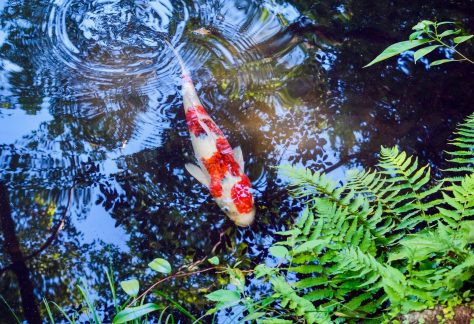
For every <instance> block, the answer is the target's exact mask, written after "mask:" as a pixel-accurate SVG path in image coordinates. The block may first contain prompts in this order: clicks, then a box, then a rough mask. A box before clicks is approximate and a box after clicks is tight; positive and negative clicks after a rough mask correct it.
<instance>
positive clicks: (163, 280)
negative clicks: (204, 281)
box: [127, 266, 223, 307]
mask: <svg viewBox="0 0 474 324" xmlns="http://www.w3.org/2000/svg"><path fill="white" fill-rule="evenodd" d="M215 269H223V268H222V267H219V266H216V267H211V268H206V269H203V270H199V271H194V272H187V273H175V274H174V275H170V276H168V277H165V278H163V279H161V280H159V281H157V282H155V283H154V284H153V285H151V286H150V287H149V288H148V289H147V290H145V291H144V292H143V293H142V294H141V295H140V296H138V297H136V298H135V299H134V300H133V301H132V302H131V303H130V304H129V305H128V306H127V307H131V306H133V305H134V304H135V303H136V302H137V301H138V300H139V299H141V298H142V297H145V296H146V295H147V294H148V293H149V292H150V291H151V290H152V289H153V288H155V287H156V286H158V285H159V284H160V283H162V282H165V281H168V280H170V279H174V278H182V277H188V276H192V275H195V274H198V273H202V272H207V271H211V270H215Z"/></svg>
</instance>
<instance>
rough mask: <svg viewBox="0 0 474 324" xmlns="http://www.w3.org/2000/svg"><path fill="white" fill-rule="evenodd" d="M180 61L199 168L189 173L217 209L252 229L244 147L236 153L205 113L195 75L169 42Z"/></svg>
mask: <svg viewBox="0 0 474 324" xmlns="http://www.w3.org/2000/svg"><path fill="white" fill-rule="evenodd" d="M166 43H167V44H168V46H169V47H170V48H171V49H172V50H173V52H174V54H175V56H176V58H177V60H178V61H179V64H180V67H181V73H182V95H183V102H184V112H185V114H186V122H187V125H188V129H189V133H190V136H191V142H192V145H193V149H194V154H195V156H196V160H197V165H195V164H191V163H187V164H186V165H185V167H186V170H188V172H189V173H190V174H191V175H192V176H193V177H195V178H196V179H197V180H198V181H199V182H201V183H202V184H203V185H205V186H206V187H207V188H208V189H209V191H210V193H211V195H212V197H213V198H214V200H215V201H216V203H217V205H218V206H219V207H220V208H221V209H222V211H224V213H225V214H226V215H227V216H228V217H229V218H230V219H231V220H232V221H233V222H234V223H235V224H236V225H238V226H249V225H250V224H251V223H252V222H253V220H254V217H255V206H254V199H253V195H252V193H251V187H252V185H251V183H250V180H249V178H248V177H247V176H246V175H245V173H244V158H243V155H242V150H241V148H240V146H238V147H236V148H234V149H232V147H231V146H230V144H229V142H228V141H227V139H226V138H225V136H224V134H223V133H222V131H221V130H220V129H219V127H218V126H217V125H216V123H215V122H214V121H213V120H212V119H211V117H210V116H209V114H208V113H207V112H206V110H205V109H204V107H203V105H202V104H201V101H200V100H199V97H198V95H197V93H196V89H195V88H194V84H193V81H192V80H191V75H190V73H189V71H188V70H187V68H186V66H185V64H184V62H183V59H182V58H181V56H180V54H179V53H178V52H177V51H176V50H175V48H174V47H173V46H172V45H171V44H170V43H169V42H167V41H166Z"/></svg>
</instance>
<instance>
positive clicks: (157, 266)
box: [148, 258, 171, 274]
mask: <svg viewBox="0 0 474 324" xmlns="http://www.w3.org/2000/svg"><path fill="white" fill-rule="evenodd" d="M148 266H149V267H150V268H151V269H152V270H154V271H156V272H161V273H164V274H168V273H170V272H171V265H170V263H169V262H168V261H166V260H165V259H160V258H157V259H154V260H153V261H151V262H150V263H149V264H148Z"/></svg>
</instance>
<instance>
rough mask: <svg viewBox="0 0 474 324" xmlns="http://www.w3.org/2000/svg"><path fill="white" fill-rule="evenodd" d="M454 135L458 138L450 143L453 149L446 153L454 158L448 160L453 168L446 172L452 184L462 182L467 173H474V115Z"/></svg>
mask: <svg viewBox="0 0 474 324" xmlns="http://www.w3.org/2000/svg"><path fill="white" fill-rule="evenodd" d="M454 134H455V135H456V137H455V138H454V139H453V140H451V141H450V142H449V144H451V146H453V149H452V150H450V151H448V152H446V153H448V154H449V155H451V156H452V157H453V158H451V159H449V160H447V161H448V162H451V163H452V164H453V167H451V168H448V169H446V170H445V171H446V172H447V173H448V174H449V177H450V178H448V180H450V181H452V182H456V181H460V180H462V178H463V175H464V174H466V173H474V113H473V114H471V115H470V116H469V117H467V118H466V120H465V121H464V122H463V123H461V124H460V125H459V126H458V127H457V130H456V131H455V132H454Z"/></svg>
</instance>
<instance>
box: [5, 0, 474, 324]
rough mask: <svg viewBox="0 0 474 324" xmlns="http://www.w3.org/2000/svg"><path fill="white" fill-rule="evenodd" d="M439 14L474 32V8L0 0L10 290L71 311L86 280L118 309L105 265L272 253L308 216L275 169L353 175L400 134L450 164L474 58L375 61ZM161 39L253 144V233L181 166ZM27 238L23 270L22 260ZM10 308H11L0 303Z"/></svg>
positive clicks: (176, 292)
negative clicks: (283, 234)
mask: <svg viewBox="0 0 474 324" xmlns="http://www.w3.org/2000/svg"><path fill="white" fill-rule="evenodd" d="M434 18H437V19H438V20H455V21H458V22H459V23H460V24H462V26H464V27H465V28H466V29H467V30H470V31H471V32H472V31H473V30H474V2H473V1H455V0H452V1H433V2H431V3H429V4H427V3H426V2H425V1H401V2H398V1H397V4H395V2H393V1H385V0H383V1H378V2H374V1H369V0H357V1H356V0H352V1H351V0H323V1H279V0H263V1H262V0H261V1H244V0H240V1H239V0H234V1H233V0H230V1H223V0H221V1H217V0H215V1H211V0H209V1H205V0H199V1H171V0H169V1H166V0H152V1H145V0H122V1H120V0H95V1H89V0H35V1H32V0H15V1H13V0H12V1H5V0H0V180H1V181H2V182H4V183H5V184H6V187H7V188H8V193H9V194H8V196H9V199H10V202H11V207H12V213H11V219H10V220H11V222H10V223H11V224H10V225H11V226H6V225H5V224H7V223H8V222H7V221H6V220H5V219H3V218H2V233H1V234H0V244H2V245H3V248H2V249H1V251H0V267H1V268H2V269H1V270H0V271H1V273H0V294H1V295H2V296H3V297H4V298H5V299H6V301H8V303H9V304H10V306H11V307H12V308H13V309H14V310H15V311H16V312H17V313H18V314H20V315H21V314H25V315H27V316H28V313H31V312H34V310H33V309H31V308H30V306H31V304H30V306H28V304H26V305H25V303H24V304H23V305H22V303H21V299H20V290H21V289H26V290H29V291H30V292H31V293H30V294H29V296H30V298H31V299H34V298H36V299H37V300H39V298H41V297H45V298H46V299H48V300H53V301H56V302H58V303H59V304H61V305H67V306H73V307H75V306H77V305H78V304H79V294H77V293H72V291H74V287H75V284H76V283H77V279H79V278H82V279H83V280H84V282H87V283H88V285H89V286H91V291H92V292H93V296H94V298H96V299H97V301H98V302H100V308H101V311H102V313H103V314H105V315H104V316H107V314H108V313H109V311H110V310H111V307H112V305H111V304H110V302H109V303H107V302H106V301H110V292H109V290H108V288H107V284H106V282H107V280H106V277H105V272H104V269H105V268H107V267H111V268H112V269H113V271H114V274H115V277H116V278H117V280H124V279H128V278H131V277H136V278H139V279H140V282H141V283H142V286H143V287H146V286H148V285H150V284H151V283H153V282H154V281H155V280H156V279H157V276H156V275H154V274H153V273H151V272H150V271H149V270H147V264H148V262H150V261H151V260H152V259H154V258H156V257H161V258H165V259H167V260H169V261H170V263H171V264H172V265H173V267H174V268H175V269H176V268H178V267H180V266H182V265H183V264H189V263H191V262H193V261H196V260H198V259H200V258H202V257H204V256H206V255H211V254H213V253H216V254H217V255H219V256H220V257H221V259H224V260H227V262H230V263H232V262H236V261H237V260H240V261H242V265H243V266H245V265H248V266H250V265H251V264H256V263H258V262H261V261H262V260H264V259H265V258H267V252H266V248H267V247H268V246H270V245H271V243H272V240H273V239H272V233H273V232H274V231H276V230H280V229H282V228H286V227H288V225H289V224H291V222H292V220H293V219H294V218H296V217H297V216H298V212H299V210H300V205H299V202H297V201H295V200H293V199H291V197H289V196H288V193H287V190H286V187H285V185H284V179H283V178H282V177H281V176H279V174H278V170H276V169H275V168H274V167H275V166H277V165H280V164H284V163H292V164H298V165H302V166H306V167H309V168H312V169H314V170H323V169H326V170H327V171H330V172H331V175H332V176H333V177H334V178H335V179H342V176H343V173H344V171H345V170H347V169H348V168H350V167H357V166H361V165H364V166H367V167H372V166H374V165H375V163H376V157H377V153H378V151H379V148H380V146H381V145H384V146H392V145H398V146H399V147H400V148H401V149H403V150H405V151H407V152H408V153H410V154H417V155H418V156H419V157H420V159H421V160H422V161H423V162H425V163H430V164H431V165H432V167H433V168H434V170H435V171H436V170H439V169H440V168H442V167H443V164H442V158H443V156H442V151H443V149H444V148H445V145H446V141H447V139H448V138H449V135H450V133H451V132H452V130H453V129H454V127H455V125H456V123H458V122H460V121H461V120H462V119H463V118H464V117H465V116H467V115H468V114H469V113H471V112H472V111H473V105H472V102H473V99H474V92H473V91H472V86H473V80H474V78H473V77H474V69H473V68H472V66H467V65H464V64H451V65H443V66H441V67H436V68H431V69H430V68H428V66H427V62H426V60H423V59H422V60H421V62H419V63H417V64H416V65H415V64H414V62H413V61H412V59H411V58H410V57H409V56H406V55H405V56H402V57H400V58H394V59H392V60H390V61H386V62H384V63H382V64H379V65H375V66H374V67H371V68H367V69H363V68H362V66H364V65H365V64H367V63H368V62H369V61H370V60H371V59H372V58H373V57H375V55H376V54H377V53H379V52H380V51H381V50H382V49H383V48H385V47H386V46H387V45H389V44H391V43H393V42H396V41H399V40H404V39H406V37H407V35H408V34H409V33H410V27H411V26H412V25H414V24H415V23H416V22H417V21H419V20H421V19H434ZM164 39H169V40H170V41H171V42H172V43H173V44H174V45H176V46H177V48H178V50H179V52H180V53H181V54H182V56H183V58H184V60H185V62H186V64H187V65H188V67H189V69H190V70H191V71H192V75H193V79H194V80H195V84H196V88H197V91H198V94H199V95H200V98H201V100H202V102H203V103H204V104H205V106H206V108H207V110H208V111H209V113H210V115H211V116H212V118H213V119H214V120H215V121H216V123H217V124H218V125H219V126H220V127H221V128H222V129H223V131H224V133H225V134H226V136H227V138H228V139H229V141H230V143H231V144H232V145H233V146H237V145H240V146H241V147H242V150H243V153H244V158H245V161H246V169H247V173H248V175H249V177H250V180H251V181H252V184H253V187H254V188H255V198H256V204H257V221H256V222H255V224H254V225H253V226H251V227H250V228H235V226H234V225H233V224H232V223H231V222H230V221H229V220H227V219H226V218H225V216H224V215H223V213H222V212H221V211H220V210H219V208H218V207H217V206H216V205H215V203H214V202H213V201H212V199H211V198H210V197H209V194H208V191H207V190H206V189H204V188H203V187H202V186H201V185H200V184H198V183H197V181H195V179H193V178H191V177H190V176H189V175H188V174H187V172H185V169H184V164H185V163H187V162H192V161H193V152H192V148H191V142H190V140H189V134H188V131H187V127H186V123H185V119H184V112H183V107H182V98H181V95H180V71H179V66H178V64H177V61H176V59H175V58H174V56H173V53H172V52H171V51H170V49H169V48H168V47H167V46H166V45H165V43H164V41H163V40H164ZM466 53H467V54H471V56H473V55H472V54H474V51H473V48H472V46H471V47H469V46H467V47H466ZM444 54H446V53H444ZM435 55H438V56H442V55H443V53H435ZM15 242H16V243H15ZM15 247H20V250H21V253H20V259H22V260H20V261H22V262H23V264H24V265H25V266H26V267H23V268H22V269H23V270H24V271H23V270H21V269H20V270H19V268H18V267H11V266H10V265H11V263H12V262H13V261H14V260H13V259H14V256H13V255H12V253H13V252H12V251H13V250H15ZM17 250H18V249H17ZM17 250H16V251H17ZM17 252H18V251H17ZM17 257H18V254H17ZM12 258H13V259H12ZM25 271H26V272H25ZM220 284H221V283H220V281H219V280H217V279H216V276H212V275H211V276H206V275H202V276H199V277H192V278H190V279H189V280H176V281H173V282H170V283H168V284H166V285H164V286H162V287H161V290H163V291H165V292H166V293H167V294H169V295H171V296H172V297H173V298H174V299H176V300H177V301H179V302H180V303H182V304H183V306H185V307H187V308H188V309H190V310H191V311H192V312H193V313H194V314H201V313H203V312H204V311H205V310H206V307H207V305H206V302H205V299H204V297H203V295H204V293H205V292H206V291H207V290H206V289H211V290H212V289H216V288H218V287H219V285H220ZM77 307H78V306H77ZM43 315H45V314H43ZM0 319H2V320H0V322H5V323H11V322H12V320H13V319H12V317H11V315H10V312H9V310H8V308H7V307H6V306H5V305H4V304H1V306H0ZM106 321H107V319H106ZM223 321H224V322H225V320H223Z"/></svg>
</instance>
